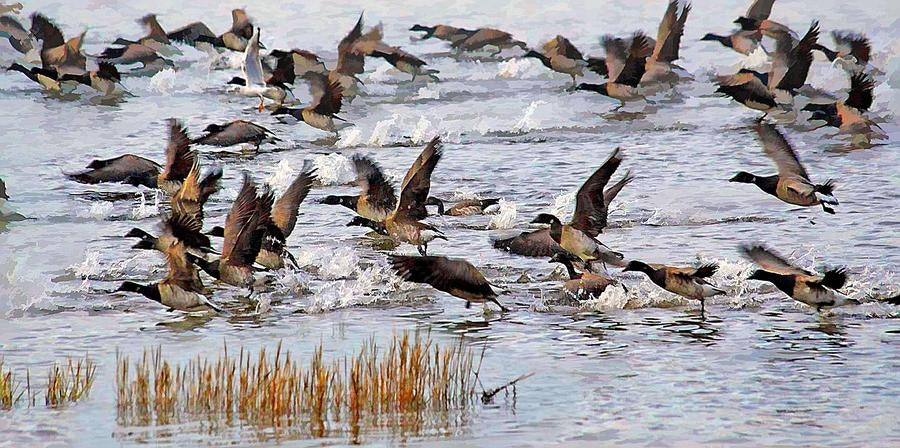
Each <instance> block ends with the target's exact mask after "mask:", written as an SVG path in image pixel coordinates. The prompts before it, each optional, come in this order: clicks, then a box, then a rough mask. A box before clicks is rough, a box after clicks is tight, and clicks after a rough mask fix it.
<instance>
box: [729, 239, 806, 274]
mask: <svg viewBox="0 0 900 448" xmlns="http://www.w3.org/2000/svg"><path fill="white" fill-rule="evenodd" d="M741 252H742V253H743V254H744V256H746V257H747V258H749V259H750V260H752V261H753V262H754V263H756V264H758V265H759V267H761V268H763V269H765V270H767V271H769V272H775V273H777V274H783V275H815V274H814V273H812V272H809V271H807V270H805V269H800V268H798V267H797V266H794V265H793V264H791V263H790V262H788V261H787V259H786V258H784V257H783V256H781V255H780V254H778V253H777V252H775V251H773V250H772V249H769V248H767V247H765V246H762V245H758V244H754V245H746V246H741Z"/></svg>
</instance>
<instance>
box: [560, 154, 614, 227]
mask: <svg viewBox="0 0 900 448" xmlns="http://www.w3.org/2000/svg"><path fill="white" fill-rule="evenodd" d="M620 152H621V151H620V149H619V148H616V149H615V150H613V152H612V154H610V156H609V158H607V159H606V162H604V163H603V165H601V166H600V168H597V170H596V171H594V174H591V177H589V178H588V179H587V180H586V181H585V182H584V184H583V185H582V186H581V188H579V189H578V193H577V194H576V195H575V214H574V216H573V217H572V227H575V228H576V229H578V230H581V231H582V232H584V233H586V234H587V235H588V236H590V237H592V238H593V237H596V236H597V234H599V233H600V232H601V231H602V230H603V228H604V227H606V220H607V216H606V215H607V204H606V200H605V199H604V195H603V189H604V188H605V187H606V184H607V183H609V179H610V178H611V177H612V175H613V173H615V172H616V170H617V169H618V168H619V165H620V164H621V163H622V156H621V154H620Z"/></svg>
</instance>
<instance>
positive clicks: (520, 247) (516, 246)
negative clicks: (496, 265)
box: [494, 229, 568, 257]
mask: <svg viewBox="0 0 900 448" xmlns="http://www.w3.org/2000/svg"><path fill="white" fill-rule="evenodd" d="M494 247H495V248H497V249H503V250H506V251H509V253H511V254H516V255H522V256H526V257H550V256H552V255H554V254H567V253H568V252H566V250H565V249H563V248H562V246H560V245H559V243H557V242H556V241H553V238H552V237H551V236H550V229H541V230H536V231H534V232H522V233H520V234H518V235H516V236H514V237H512V238H506V239H502V240H496V241H494Z"/></svg>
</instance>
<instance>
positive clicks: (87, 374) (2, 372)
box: [0, 356, 97, 410]
mask: <svg viewBox="0 0 900 448" xmlns="http://www.w3.org/2000/svg"><path fill="white" fill-rule="evenodd" d="M96 373H97V365H96V364H95V363H94V361H93V360H92V359H91V358H90V357H88V356H85V357H84V358H76V359H72V358H69V359H67V360H66V362H65V363H54V364H53V366H51V367H50V369H49V370H48V371H47V386H46V389H44V404H45V405H46V406H47V407H60V406H65V405H67V404H71V403H77V402H79V401H81V400H83V399H85V398H87V396H88V395H89V394H90V391H91V388H92V387H93V386H94V376H95V374H96ZM40 390H41V389H40V388H39V387H36V388H34V389H32V384H31V372H29V371H28V370H25V384H24V385H23V384H22V381H21V380H19V379H18V378H17V377H16V375H15V373H13V371H12V369H7V368H6V367H5V366H4V362H3V358H0V409H2V410H9V409H12V408H13V407H14V406H16V405H17V404H18V403H19V402H20V401H21V400H22V397H25V398H26V399H25V402H26V404H25V405H26V406H31V407H34V406H35V403H36V402H37V400H36V399H37V397H38V396H39V394H40Z"/></svg>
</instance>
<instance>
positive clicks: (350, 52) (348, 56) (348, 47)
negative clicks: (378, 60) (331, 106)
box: [328, 14, 384, 98]
mask: <svg viewBox="0 0 900 448" xmlns="http://www.w3.org/2000/svg"><path fill="white" fill-rule="evenodd" d="M362 29H363V15H362V14H360V15H359V19H357V21H356V25H354V26H353V28H352V29H350V32H348V33H347V35H346V36H344V38H343V39H341V41H340V42H339V43H338V48H337V50H338V60H337V64H335V66H334V69H333V70H332V71H330V72H329V73H328V79H329V81H337V82H338V83H340V85H341V87H342V88H343V89H344V97H346V98H353V97H355V96H356V95H357V94H358V93H359V87H358V85H357V84H358V82H359V78H357V75H360V74H362V73H363V72H364V71H365V63H366V56H368V55H370V54H372V52H373V51H375V48H376V47H378V46H380V45H384V44H383V43H382V42H381V39H382V37H383V30H382V26H381V24H379V25H377V26H375V27H372V28H371V29H370V30H369V31H367V32H366V33H365V34H363V32H362Z"/></svg>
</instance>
